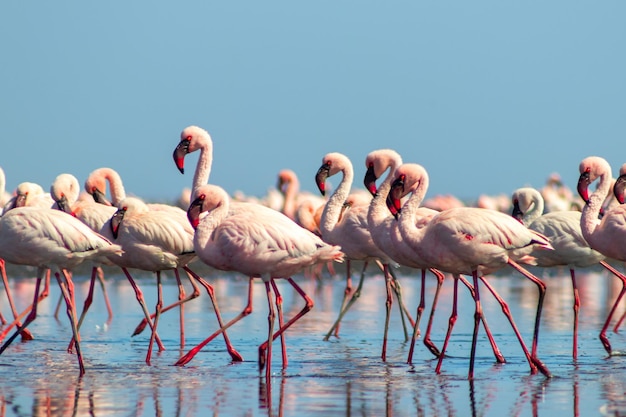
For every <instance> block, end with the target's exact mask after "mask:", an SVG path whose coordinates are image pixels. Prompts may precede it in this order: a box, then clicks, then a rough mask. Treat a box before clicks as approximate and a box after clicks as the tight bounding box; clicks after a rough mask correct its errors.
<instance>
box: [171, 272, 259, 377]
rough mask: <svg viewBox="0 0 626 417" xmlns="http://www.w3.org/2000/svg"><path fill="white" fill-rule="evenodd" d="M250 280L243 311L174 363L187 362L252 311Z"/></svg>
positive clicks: (180, 364) (181, 363)
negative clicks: (246, 301) (246, 302)
mask: <svg viewBox="0 0 626 417" xmlns="http://www.w3.org/2000/svg"><path fill="white" fill-rule="evenodd" d="M252 280H253V278H250V281H249V285H248V304H247V305H246V308H244V309H243V311H242V312H241V313H239V315H237V317H235V318H234V319H232V320H231V321H229V322H228V323H226V325H225V326H223V327H221V328H220V329H219V330H217V331H216V332H215V333H213V334H212V335H211V336H209V337H207V338H206V339H204V340H203V341H202V342H201V343H200V344H198V345H197V346H196V347H194V348H193V349H191V350H190V351H189V352H187V354H186V355H184V356H183V357H181V358H180V359H179V360H178V361H177V362H176V363H175V365H177V366H182V365H185V364H187V363H189V362H190V361H191V360H192V359H193V357H194V356H196V354H197V353H198V352H200V350H201V349H202V348H203V347H204V346H206V345H207V344H208V343H209V342H211V340H213V339H215V338H216V337H217V336H219V335H220V334H222V333H223V332H225V331H226V329H228V328H229V327H230V326H232V325H233V324H235V323H237V322H238V321H239V320H241V319H242V318H244V317H245V316H247V315H248V314H250V313H252Z"/></svg>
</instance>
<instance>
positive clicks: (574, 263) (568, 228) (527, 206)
mask: <svg viewBox="0 0 626 417" xmlns="http://www.w3.org/2000/svg"><path fill="white" fill-rule="evenodd" d="M512 201H513V213H512V215H513V217H515V218H516V219H518V220H520V221H522V222H523V224H524V225H526V226H527V227H528V228H529V229H531V230H534V231H536V232H538V233H541V234H542V235H543V236H546V237H547V238H548V239H549V240H550V244H551V245H552V247H553V248H554V250H542V249H536V250H533V252H532V253H531V255H532V256H533V257H535V259H536V263H537V265H538V266H541V267H553V266H567V267H568V268H569V271H570V276H571V279H572V288H573V290H574V331H573V335H574V336H573V349H572V357H573V358H574V360H576V358H577V357H578V310H579V308H580V297H579V294H578V286H577V285H576V271H575V270H576V268H585V267H588V266H591V265H597V264H600V265H602V266H603V267H605V268H606V269H608V270H609V271H613V270H614V268H612V267H611V266H609V265H608V264H607V263H606V262H605V261H604V258H605V256H604V255H602V254H601V253H600V252H598V251H595V250H593V249H591V247H589V243H587V241H586V240H585V238H584V237H583V234H582V231H581V229H580V218H581V213H580V212H579V211H572V210H566V211H552V212H550V213H546V214H543V215H542V213H543V211H544V202H543V197H542V196H541V193H540V192H539V191H538V190H536V189H534V188H531V187H523V188H519V189H517V190H515V192H513V195H512Z"/></svg>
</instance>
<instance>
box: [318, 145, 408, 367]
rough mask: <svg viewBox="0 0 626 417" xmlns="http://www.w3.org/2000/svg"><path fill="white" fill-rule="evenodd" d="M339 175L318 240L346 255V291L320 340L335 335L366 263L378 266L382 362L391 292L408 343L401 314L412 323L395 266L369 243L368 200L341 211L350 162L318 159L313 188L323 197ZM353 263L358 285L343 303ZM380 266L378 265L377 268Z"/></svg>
mask: <svg viewBox="0 0 626 417" xmlns="http://www.w3.org/2000/svg"><path fill="white" fill-rule="evenodd" d="M340 172H341V173H342V179H341V182H340V183H339V186H338V187H337V188H336V189H335V191H334V192H333V194H332V195H331V196H330V197H329V199H328V202H327V203H326V206H325V207H324V212H323V213H322V219H321V223H320V231H321V232H322V239H324V241H325V242H328V243H330V244H333V245H338V246H341V250H342V251H343V252H344V253H345V254H346V258H347V260H348V261H347V268H346V269H347V271H346V290H345V292H344V299H343V302H342V306H341V311H340V313H339V316H338V317H337V320H336V321H335V323H334V324H333V326H332V327H331V328H330V330H329V331H328V333H327V334H326V336H325V337H324V340H328V339H329V338H330V335H331V334H332V332H333V331H336V332H338V327H339V324H340V322H341V320H342V318H343V316H344V315H345V314H346V312H347V311H348V310H349V309H350V307H351V306H352V305H353V304H354V302H355V301H356V300H357V299H358V298H359V296H360V295H361V289H362V286H363V280H364V277H365V270H366V268H367V265H368V263H369V262H376V263H378V264H379V266H381V269H382V270H383V274H384V276H385V283H386V290H387V311H388V313H387V317H386V319H385V323H386V324H385V333H384V336H383V346H382V353H381V358H382V360H383V361H384V360H386V351H387V329H388V322H389V309H390V306H391V302H392V296H391V291H392V290H394V291H395V292H396V297H397V298H398V305H399V307H400V312H401V317H402V322H403V326H404V330H405V338H406V340H408V332H407V330H406V326H405V323H404V314H402V313H405V314H406V315H407V317H409V320H410V321H411V325H414V324H415V322H414V321H413V319H411V318H410V314H409V313H408V310H407V309H406V307H405V306H404V302H403V301H402V295H401V294H402V293H401V289H400V283H399V282H398V280H397V279H396V278H395V277H394V276H393V274H392V272H391V270H390V268H389V265H390V264H394V265H395V264H396V263H395V262H394V261H393V259H391V258H390V257H389V256H388V255H387V254H386V253H385V252H384V251H383V250H381V249H380V248H379V247H378V246H377V245H376V244H375V243H374V241H373V240H372V235H371V233H370V231H369V229H368V224H367V213H368V208H369V202H370V201H371V198H369V199H368V200H367V203H366V204H359V205H353V206H351V207H350V209H349V210H346V211H344V210H343V209H344V207H345V206H344V203H345V202H346V199H347V198H348V194H349V193H350V188H351V187H352V181H353V178H354V170H353V167H352V162H350V159H348V157H347V156H345V155H343V154H341V153H338V152H331V153H329V154H326V155H325V156H324V158H323V159H322V166H321V167H320V168H319V170H318V172H317V175H316V177H315V181H316V183H317V186H318V188H319V190H320V192H321V193H322V195H324V194H325V193H326V179H327V178H328V177H331V176H333V175H336V174H338V173H340ZM353 260H358V261H363V262H364V264H363V269H362V271H361V277H360V279H359V284H358V286H357V288H356V290H355V291H354V294H352V297H351V298H350V300H349V301H347V297H348V294H349V293H350V290H351V278H350V262H351V261H353ZM381 264H382V265H381Z"/></svg>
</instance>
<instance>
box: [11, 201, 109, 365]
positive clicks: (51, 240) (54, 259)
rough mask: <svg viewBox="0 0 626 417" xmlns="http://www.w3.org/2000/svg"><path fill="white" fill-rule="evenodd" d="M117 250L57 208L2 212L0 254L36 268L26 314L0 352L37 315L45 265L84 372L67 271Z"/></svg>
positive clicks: (20, 263)
mask: <svg viewBox="0 0 626 417" xmlns="http://www.w3.org/2000/svg"><path fill="white" fill-rule="evenodd" d="M120 253H121V247H120V246H119V245H114V244H112V243H111V242H110V241H109V240H107V239H105V238H104V237H103V236H101V235H99V234H97V233H95V232H94V231H92V230H91V229H90V228H89V227H88V226H87V225H85V224H84V223H82V222H81V221H80V220H78V219H76V218H74V217H72V216H69V215H67V214H66V213H63V212H61V211H59V210H52V209H50V208H47V209H45V208H43V209H42V208H37V207H18V208H14V209H12V210H10V211H8V212H7V213H5V214H4V215H3V216H2V217H1V218H0V257H1V258H2V259H4V260H5V261H7V262H9V263H12V264H17V265H30V266H35V267H37V283H36V285H35V296H34V300H33V304H32V309H31V311H30V313H29V314H28V316H27V317H26V319H25V320H24V323H23V324H22V325H21V326H19V328H18V329H17V331H16V332H15V333H14V334H13V335H12V336H11V337H10V338H9V339H7V341H6V342H5V343H4V344H3V345H2V347H0V354H1V353H2V352H4V350H6V348H7V347H8V346H9V345H10V344H11V342H12V341H13V340H14V339H15V338H16V337H17V335H18V334H19V333H20V332H21V330H22V329H24V328H26V327H27V326H28V325H29V324H30V323H31V322H32V321H33V320H34V319H35V317H36V316H37V303H38V301H39V300H38V299H39V288H40V284H41V281H42V279H44V277H45V275H46V270H47V269H48V268H55V269H56V271H57V272H55V275H56V278H57V281H58V283H59V286H60V287H61V292H62V293H63V297H64V298H65V303H66V305H67V314H68V317H69V319H70V323H71V326H72V333H73V337H74V341H75V346H76V354H77V358H78V364H79V369H80V375H84V373H85V367H84V365H83V359H82V353H81V350H80V344H79V342H80V337H79V333H78V329H77V325H76V311H75V308H74V303H73V301H72V297H73V284H72V280H71V277H70V276H69V274H68V273H67V271H68V270H71V269H72V268H74V267H76V266H78V265H79V264H81V263H82V262H84V261H87V260H94V261H97V260H98V259H101V258H102V257H104V256H113V255H119V254H120ZM61 275H62V276H63V278H62V277H61Z"/></svg>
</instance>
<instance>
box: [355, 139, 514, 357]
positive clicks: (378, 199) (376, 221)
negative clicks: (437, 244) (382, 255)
mask: <svg viewBox="0 0 626 417" xmlns="http://www.w3.org/2000/svg"><path fill="white" fill-rule="evenodd" d="M401 164H402V158H401V157H400V155H399V154H398V153H397V152H396V151H394V150H392V149H379V150H375V151H372V152H370V153H369V154H368V155H367V157H366V158H365V166H366V168H367V172H366V174H365V178H364V184H365V188H366V189H367V190H368V191H370V193H371V194H372V196H373V198H372V199H371V203H370V205H369V209H368V213H367V224H368V227H369V230H370V233H371V235H372V239H373V241H374V243H375V244H376V245H377V246H378V247H379V248H380V249H382V250H383V251H385V252H386V253H387V254H388V255H389V256H390V257H391V258H392V259H393V260H394V261H395V262H398V263H399V264H401V265H404V266H406V267H409V268H414V269H419V270H421V271H422V286H421V296H420V303H419V305H418V307H417V315H416V318H415V326H414V329H413V336H412V338H411V347H410V349H409V355H408V359H407V362H408V363H409V364H410V363H412V361H413V351H414V348H415V341H416V339H417V336H418V334H419V322H420V319H421V316H422V313H423V311H424V308H425V304H426V301H425V291H426V270H430V271H431V272H432V273H433V274H434V275H435V277H436V278H437V289H436V291H435V297H434V299H433V305H432V308H431V313H430V318H429V321H428V326H427V327H426V333H425V335H424V339H423V343H424V345H425V346H426V347H427V348H428V350H429V351H430V352H431V353H432V354H433V355H435V356H437V357H438V356H439V355H440V351H439V349H438V348H437V347H436V346H435V344H434V343H433V342H432V340H431V339H430V332H431V329H432V323H433V318H434V312H435V308H436V305H437V300H438V299H439V292H440V290H441V286H442V285H443V280H444V275H443V273H442V272H441V271H439V270H437V269H434V268H429V266H428V265H427V264H426V262H425V261H424V260H423V259H421V258H420V257H419V255H418V254H416V253H415V251H413V250H412V249H411V248H410V247H408V245H407V244H406V243H405V242H404V241H403V239H402V235H401V234H400V231H399V229H398V222H396V221H395V219H394V217H393V216H392V215H391V213H390V212H389V210H388V209H387V206H386V204H385V200H386V198H387V195H388V193H389V189H390V187H391V179H392V176H393V173H394V171H395V169H396V167H398V166H399V165H401ZM387 170H388V171H389V172H388V174H387V176H386V177H385V179H384V180H383V181H382V182H381V184H380V186H379V187H377V186H376V180H377V179H378V178H380V177H381V176H382V175H383V173H384V172H385V171H387ZM418 211H419V214H418V215H417V216H416V217H418V218H419V219H420V220H419V221H420V222H427V221H429V220H430V219H431V218H432V217H433V216H434V215H436V214H437V213H438V211H436V210H433V209H429V208H425V207H421V208H419V209H418ZM461 280H462V282H463V283H464V284H465V285H466V286H467V287H468V289H469V290H470V291H471V292H472V293H473V291H474V290H473V288H472V286H471V284H470V283H469V282H468V281H467V280H466V279H465V278H462V277H461ZM483 324H484V326H485V330H486V333H487V335H488V338H489V341H490V342H491V343H492V347H493V349H494V354H495V355H496V359H497V360H498V362H505V359H504V357H503V356H502V354H501V353H500V350H499V349H498V347H497V345H496V344H495V341H494V339H493V336H492V334H491V332H490V330H489V327H488V325H487V322H486V320H484V317H483ZM386 326H387V324H386Z"/></svg>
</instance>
